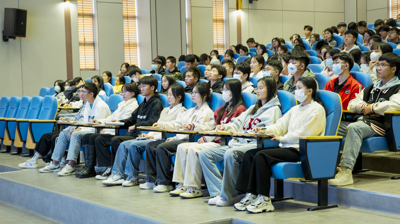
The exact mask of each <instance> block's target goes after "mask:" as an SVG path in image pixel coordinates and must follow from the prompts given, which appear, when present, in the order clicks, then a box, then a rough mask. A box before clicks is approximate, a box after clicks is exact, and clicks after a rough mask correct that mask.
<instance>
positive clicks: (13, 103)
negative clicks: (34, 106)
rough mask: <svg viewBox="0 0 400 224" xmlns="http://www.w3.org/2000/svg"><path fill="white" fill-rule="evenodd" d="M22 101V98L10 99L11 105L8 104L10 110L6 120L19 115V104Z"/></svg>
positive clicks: (14, 97)
mask: <svg viewBox="0 0 400 224" xmlns="http://www.w3.org/2000/svg"><path fill="white" fill-rule="evenodd" d="M20 101H21V98H19V97H17V96H12V97H11V98H10V103H9V104H8V110H7V113H6V116H5V117H6V118H14V117H15V115H16V114H17V111H18V108H19V103H20Z"/></svg>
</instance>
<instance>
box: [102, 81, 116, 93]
mask: <svg viewBox="0 0 400 224" xmlns="http://www.w3.org/2000/svg"><path fill="white" fill-rule="evenodd" d="M104 92H106V95H107V96H111V94H113V93H114V90H113V86H112V85H111V84H110V83H104Z"/></svg>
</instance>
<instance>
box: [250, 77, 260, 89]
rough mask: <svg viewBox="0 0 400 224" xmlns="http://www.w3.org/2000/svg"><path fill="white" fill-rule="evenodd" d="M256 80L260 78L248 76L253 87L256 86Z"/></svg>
mask: <svg viewBox="0 0 400 224" xmlns="http://www.w3.org/2000/svg"><path fill="white" fill-rule="evenodd" d="M258 80H260V78H258V77H250V78H249V81H250V82H251V83H253V85H254V88H255V87H256V86H257V83H258Z"/></svg>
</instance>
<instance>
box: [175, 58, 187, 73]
mask: <svg viewBox="0 0 400 224" xmlns="http://www.w3.org/2000/svg"><path fill="white" fill-rule="evenodd" d="M184 66H185V61H180V62H178V65H177V66H176V67H178V68H179V70H181V68H182V67H184ZM181 73H182V74H183V72H181Z"/></svg>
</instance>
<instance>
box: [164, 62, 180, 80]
mask: <svg viewBox="0 0 400 224" xmlns="http://www.w3.org/2000/svg"><path fill="white" fill-rule="evenodd" d="M175 65H176V58H175V57H174V56H169V57H168V58H167V62H166V64H165V67H166V68H167V69H168V71H169V72H168V74H170V75H173V76H174V77H175V79H176V80H182V79H183V76H182V74H181V72H180V71H179V69H178V68H177V67H176V66H175Z"/></svg>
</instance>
